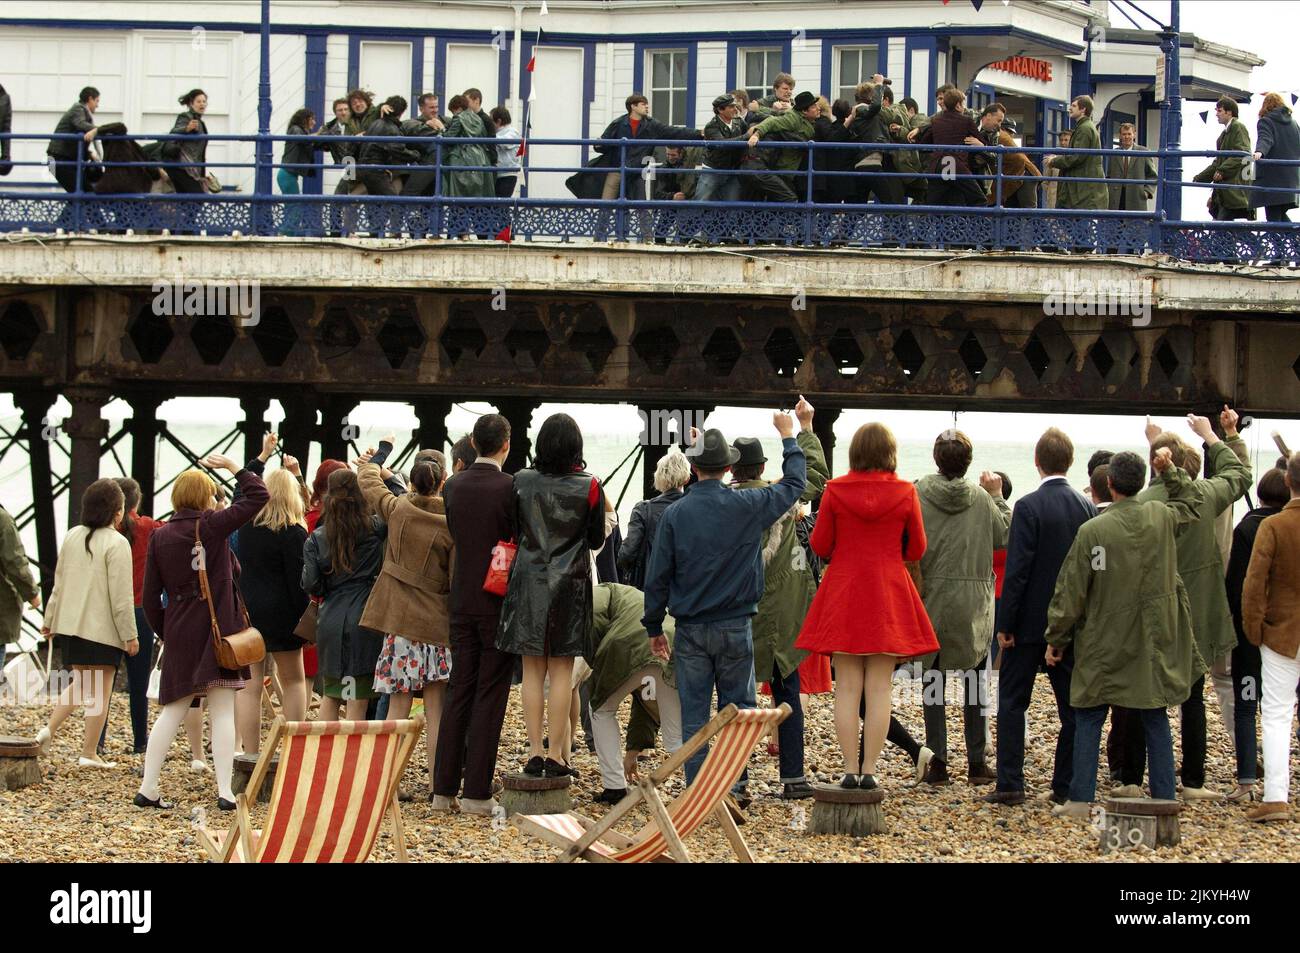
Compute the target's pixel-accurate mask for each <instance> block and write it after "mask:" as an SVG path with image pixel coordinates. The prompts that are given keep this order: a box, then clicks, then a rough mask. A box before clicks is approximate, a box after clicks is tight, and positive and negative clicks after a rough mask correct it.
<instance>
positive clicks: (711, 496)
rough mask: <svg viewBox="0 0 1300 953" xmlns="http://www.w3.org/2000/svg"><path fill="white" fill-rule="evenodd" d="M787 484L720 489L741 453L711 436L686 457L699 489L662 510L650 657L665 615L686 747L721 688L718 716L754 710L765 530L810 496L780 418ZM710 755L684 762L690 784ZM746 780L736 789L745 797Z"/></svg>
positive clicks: (649, 579)
mask: <svg viewBox="0 0 1300 953" xmlns="http://www.w3.org/2000/svg"><path fill="white" fill-rule="evenodd" d="M772 422H773V423H774V424H775V425H776V429H777V432H778V433H780V434H781V445H782V454H783V457H784V461H783V464H782V473H783V476H782V478H781V480H780V482H778V483H773V484H772V485H770V486H765V487H762V488H755V489H750V490H733V489H730V488H729V487H727V486H725V485H724V484H723V483H722V480H723V478H724V477H726V475H727V473H728V472H729V471H730V470H731V467H732V464H734V463H735V462H736V461H737V460H738V459H740V452H739V451H738V450H736V449H734V448H733V447H731V446H730V445H729V444H728V443H727V440H726V438H725V437H724V436H723V435H722V432H721V431H720V430H716V429H715V430H706V431H705V432H704V435H703V436H702V437H701V438H700V441H701V445H700V446H696V447H693V448H692V451H693V452H692V453H690V454H688V456H690V457H691V458H692V459H691V463H692V466H693V468H694V470H695V473H696V475H697V476H698V477H699V482H698V483H696V484H695V485H694V486H692V487H691V488H690V490H689V492H687V494H686V496H685V497H683V498H682V499H680V500H678V501H677V502H676V503H674V504H673V505H672V506H670V507H668V509H666V510H665V511H664V515H663V517H662V518H661V519H660V521H659V529H658V532H657V535H656V536H655V544H654V549H653V551H652V554H651V557H650V568H649V569H648V570H647V572H646V581H645V616H644V617H643V618H642V620H641V621H642V624H643V625H644V626H645V628H646V633H647V635H649V637H650V650H651V651H652V652H653V653H654V654H655V655H657V656H659V657H660V658H663V659H667V658H668V640H667V639H666V638H665V637H664V634H663V622H664V614H665V613H666V612H672V614H673V618H674V619H675V620H676V622H677V634H676V638H675V640H674V643H673V654H674V658H675V662H674V672H675V675H676V679H677V694H678V696H679V697H680V699H681V707H682V738H683V740H685V739H687V738H690V737H691V736H692V735H694V734H695V732H697V731H699V730H700V729H701V728H703V727H704V725H705V724H706V723H707V722H708V720H709V710H710V707H711V705H712V700H713V693H714V689H715V687H716V689H717V694H718V707H719V708H722V707H725V706H727V705H729V704H732V703H734V704H735V705H736V706H737V707H739V708H753V707H755V705H756V701H755V698H754V643H753V634H752V632H751V629H750V621H751V619H752V618H753V616H754V614H755V613H756V612H757V611H758V600H759V599H760V598H761V597H762V595H763V559H762V554H761V552H760V545H761V543H762V538H763V531H764V530H766V529H767V528H768V527H769V526H771V525H772V524H773V523H775V522H776V521H777V520H778V519H780V518H781V517H782V516H783V515H785V513H786V511H787V510H789V509H790V507H792V506H793V505H794V504H795V501H796V500H798V499H799V496H800V495H801V494H802V493H803V491H804V486H805V483H806V469H805V461H804V454H803V451H802V450H801V449H799V445H798V443H796V442H795V438H794V419H793V418H792V417H791V416H790V415H789V414H785V413H779V412H778V413H777V414H775V415H774V416H773V418H772ZM706 754H708V749H707V748H701V749H700V750H699V751H697V752H696V753H695V754H694V755H693V756H692V757H691V758H690V759H689V760H688V761H687V762H686V766H685V767H686V783H687V784H690V783H691V782H692V781H694V780H695V775H696V773H697V772H698V771H699V770H700V765H701V764H703V763H704V757H705V755H706ZM745 780H746V779H745V777H743V776H742V778H741V780H740V783H739V784H738V785H737V790H736V792H735V793H736V795H737V800H739V801H740V802H741V806H742V807H743V806H745V804H747V803H748V799H747V798H746V797H745V795H744V784H745Z"/></svg>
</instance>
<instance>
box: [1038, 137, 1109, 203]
mask: <svg viewBox="0 0 1300 953" xmlns="http://www.w3.org/2000/svg"><path fill="white" fill-rule="evenodd" d="M1070 148H1072V149H1100V148H1101V137H1100V136H1099V135H1098V134H1097V127H1096V125H1094V124H1093V121H1092V120H1091V119H1090V118H1088V117H1087V116H1085V117H1084V118H1083V119H1080V120H1079V123H1078V125H1076V126H1075V127H1074V134H1073V135H1072V136H1071V137H1070ZM1051 166H1052V168H1053V169H1059V170H1060V171H1061V175H1060V182H1059V184H1058V185H1057V187H1056V207H1057V208H1075V209H1104V208H1107V207H1109V205H1110V190H1109V189H1108V188H1107V186H1106V183H1105V182H1104V181H1102V182H1071V181H1070V180H1071V179H1072V178H1083V179H1105V178H1106V170H1105V169H1104V168H1103V167H1102V162H1101V156H1100V155H1099V154H1094V155H1074V154H1070V155H1064V156H1056V157H1054V158H1053V159H1052V162H1051Z"/></svg>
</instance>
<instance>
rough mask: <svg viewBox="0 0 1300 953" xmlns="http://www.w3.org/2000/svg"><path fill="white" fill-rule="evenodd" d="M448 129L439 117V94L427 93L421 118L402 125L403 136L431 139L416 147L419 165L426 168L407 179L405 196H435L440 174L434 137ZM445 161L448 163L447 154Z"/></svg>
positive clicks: (413, 173)
mask: <svg viewBox="0 0 1300 953" xmlns="http://www.w3.org/2000/svg"><path fill="white" fill-rule="evenodd" d="M446 128H447V126H446V123H444V122H443V121H442V119H441V117H439V115H438V96H437V94H435V93H425V94H424V95H423V96H421V97H420V114H419V116H412V117H411V118H410V119H408V120H406V121H405V122H404V123H402V135H404V136H426V137H429V141H428V144H427V145H426V144H425V143H420V145H418V146H416V147H415V149H416V151H417V152H419V153H420V159H419V163H418V164H419V165H421V166H424V168H422V169H420V170H419V171H418V172H412V173H411V174H410V175H408V176H407V177H406V182H405V183H404V184H403V185H402V194H403V195H425V196H431V195H433V194H434V189H435V188H436V187H437V181H438V173H437V171H436V169H435V166H436V164H437V161H438V148H437V144H436V143H435V142H434V141H433V137H435V136H439V135H442V132H443V130H444V129H446ZM443 161H444V162H445V161H446V154H445V153H444V155H443Z"/></svg>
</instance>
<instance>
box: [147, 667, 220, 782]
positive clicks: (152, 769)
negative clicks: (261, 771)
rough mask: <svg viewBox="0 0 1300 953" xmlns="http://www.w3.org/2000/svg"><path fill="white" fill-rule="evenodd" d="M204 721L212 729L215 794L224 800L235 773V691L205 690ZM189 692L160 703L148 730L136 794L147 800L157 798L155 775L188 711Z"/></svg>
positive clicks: (191, 699) (190, 698) (192, 697)
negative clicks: (206, 719) (166, 703)
mask: <svg viewBox="0 0 1300 953" xmlns="http://www.w3.org/2000/svg"><path fill="white" fill-rule="evenodd" d="M207 697H208V722H209V724H210V725H211V728H212V766H213V768H214V769H215V770H216V774H217V794H218V796H220V797H223V798H225V799H226V800H227V801H233V800H234V799H235V795H234V792H233V791H232V790H231V787H230V781H231V777H232V776H233V775H234V772H235V690H234V689H233V688H209V689H208V696H207ZM193 700H194V696H193V695H186V696H185V697H184V698H178V699H177V700H176V701H174V702H172V703H171V704H169V705H164V706H163V710H162V712H161V713H160V714H159V715H158V720H157V721H156V722H154V726H153V730H152V731H151V732H149V748H148V750H147V751H146V752H145V756H144V781H142V782H141V784H140V793H141V794H143V795H144V796H145V797H147V798H149V800H151V801H152V800H156V799H157V798H158V778H159V777H160V776H161V775H162V768H163V762H164V761H166V760H167V752H168V751H170V750H171V747H172V742H173V741H174V740H176V733H177V732H178V731H180V728H181V723H182V722H184V721H185V715H186V714H187V713H188V712H189V710H190V703H191V702H192V701H193Z"/></svg>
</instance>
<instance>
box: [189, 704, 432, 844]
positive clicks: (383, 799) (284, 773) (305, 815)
mask: <svg viewBox="0 0 1300 953" xmlns="http://www.w3.org/2000/svg"><path fill="white" fill-rule="evenodd" d="M423 730H424V716H423V715H416V716H415V717H414V718H410V719H406V720H404V721H288V722H286V721H285V720H284V719H283V718H277V719H276V720H275V723H274V724H273V725H272V726H271V735H270V737H269V738H268V739H267V743H266V745H265V746H264V747H263V748H262V755H261V757H260V758H258V761H257V765H256V766H255V767H254V768H253V773H252V775H251V776H250V777H249V779H248V787H247V788H245V789H244V790H243V791H241V792H240V793H239V794H238V795H237V796H236V798H235V823H234V824H233V825H232V826H231V828H230V830H229V832H211V831H208V830H207V829H206V828H200V829H199V836H200V838H201V839H202V841H203V846H204V847H205V848H206V849H207V852H208V854H209V855H211V857H212V859H213V860H217V861H220V862H221V863H230V862H231V861H235V862H240V863H243V862H245V861H251V862H253V863H263V864H265V863H284V862H289V863H300V862H305V863H340V862H341V863H360V862H363V861H365V860H366V858H367V857H369V856H370V851H371V849H372V848H373V847H374V844H375V837H376V835H377V834H378V833H379V825H380V824H382V823H383V820H384V813H385V811H387V810H389V808H390V807H391V813H390V814H389V820H390V822H391V824H392V835H393V841H394V844H395V846H396V848H397V859H398V860H399V861H401V862H403V863H405V862H406V841H405V837H404V835H403V829H402V814H401V811H400V810H399V808H398V803H397V785H398V782H399V781H400V780H401V778H402V772H403V771H404V770H405V769H406V763H407V761H409V760H410V758H411V752H412V751H413V750H414V749H415V743H416V742H417V741H418V740H419V738H420V732H422V731H423ZM281 741H283V742H284V745H283V751H280V748H281V744H280V742H281ZM277 751H280V764H279V768H278V769H277V771H276V774H275V785H274V787H273V789H272V791H271V803H270V806H269V807H268V808H267V813H266V825H265V827H263V828H262V829H261V830H254V829H253V825H252V821H251V818H250V815H249V798H250V797H256V795H257V792H258V791H259V790H261V787H262V781H263V779H264V778H265V777H266V772H267V770H268V769H269V767H270V765H271V759H272V758H273V757H274V756H275V754H276V752H277Z"/></svg>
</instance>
